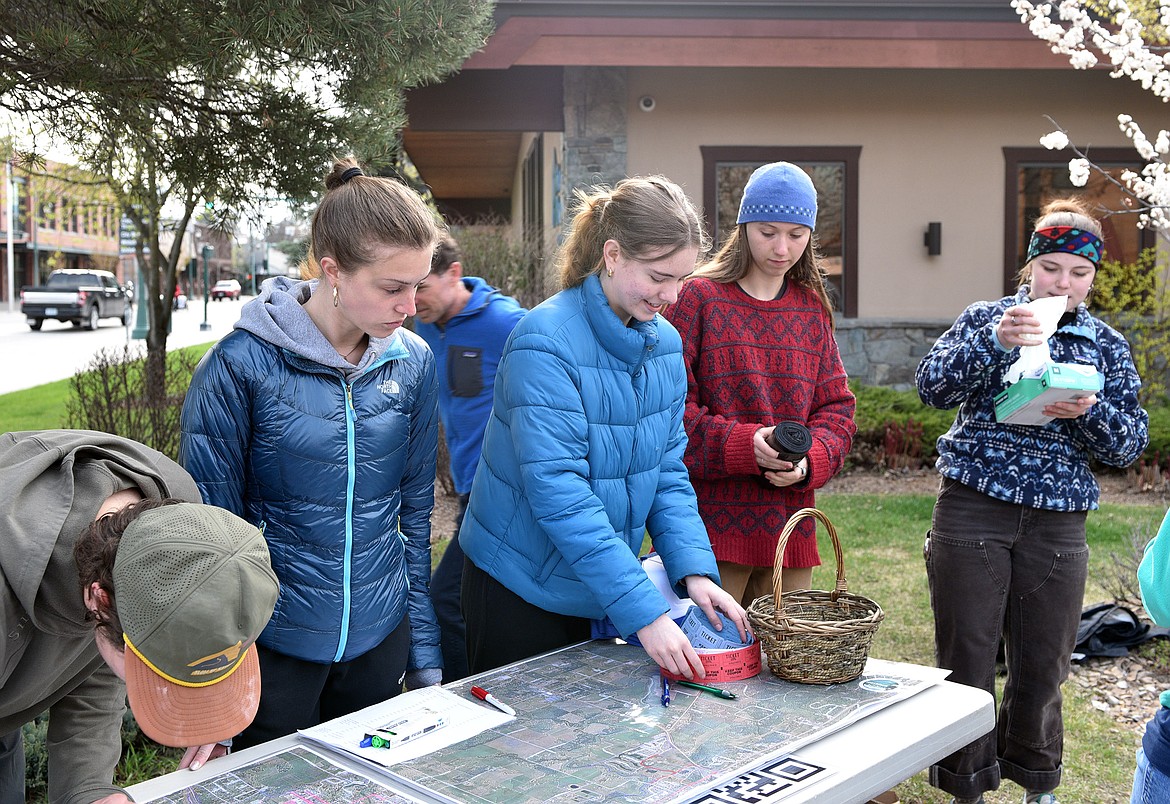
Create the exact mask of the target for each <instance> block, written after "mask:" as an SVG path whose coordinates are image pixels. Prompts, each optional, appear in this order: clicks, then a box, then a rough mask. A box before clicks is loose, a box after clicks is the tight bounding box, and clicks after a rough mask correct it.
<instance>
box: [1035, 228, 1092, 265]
mask: <svg viewBox="0 0 1170 804" xmlns="http://www.w3.org/2000/svg"><path fill="white" fill-rule="evenodd" d="M1058 251H1063V252H1065V253H1068V254H1076V255H1078V256H1080V257H1084V258H1085V259H1087V260H1088V261H1089V262H1091V263H1093V265H1094V266H1097V265H1100V264H1101V252H1102V243H1101V238H1099V237H1097V235H1095V234H1093V233H1092V232H1086V231H1085V230H1084V229H1076V228H1074V227H1072V226H1045V227H1044V228H1043V229H1037V230H1036V231H1035V232H1033V233H1032V239H1031V240H1030V241H1029V242H1028V255H1027V256H1026V257H1024V264H1025V265H1026V264H1028V263H1030V262H1031V261H1032V260H1034V259H1036V258H1037V257H1039V256H1040V255H1041V254H1052V253H1054V252H1058Z"/></svg>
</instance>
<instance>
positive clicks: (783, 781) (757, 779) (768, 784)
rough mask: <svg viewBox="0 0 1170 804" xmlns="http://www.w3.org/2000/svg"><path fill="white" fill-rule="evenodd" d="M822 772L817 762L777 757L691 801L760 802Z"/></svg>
mask: <svg viewBox="0 0 1170 804" xmlns="http://www.w3.org/2000/svg"><path fill="white" fill-rule="evenodd" d="M826 773H827V771H826V769H825V768H823V767H821V766H820V765H813V764H811V763H809V762H805V761H804V760H802V759H797V758H796V757H781V758H780V759H777V760H776V761H775V762H773V763H771V764H770V765H765V766H764V767H762V768H757V769H756V770H753V771H748V772H747V773H745V774H742V775H741V776H737V777H736V778H735V779H734V780H733V781H731V782H729V783H727V784H725V785H723V786H722V787H716V788H715V789H714V790H712V791H710V792H709V793H707V794H706V795H705V796H703V797H701V798H697V799H695V804H764V802H768V801H772V800H775V799H779V798H782V797H783V796H786V795H788V794H789V793H792V792H793V791H794V790H795V789H796V788H797V787H804V786H807V785H809V784H812V783H813V782H815V781H819V780H820V778H822V777H823V776H824V775H825V774H826Z"/></svg>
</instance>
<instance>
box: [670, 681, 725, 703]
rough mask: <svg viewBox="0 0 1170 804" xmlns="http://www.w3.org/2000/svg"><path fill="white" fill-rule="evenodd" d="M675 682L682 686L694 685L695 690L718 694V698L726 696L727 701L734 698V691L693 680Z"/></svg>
mask: <svg viewBox="0 0 1170 804" xmlns="http://www.w3.org/2000/svg"><path fill="white" fill-rule="evenodd" d="M676 683H678V684H682V685H683V686H684V687H694V688H695V689H697V690H702V691H703V692H709V693H711V694H712V695H718V696H719V697H720V698H726V699H727V700H729V701H731V700H735V693H734V692H728V691H727V690H721V689H719V688H718V687H708V686H707V685H706V684H696V683H695V682H694V681H678V682H676Z"/></svg>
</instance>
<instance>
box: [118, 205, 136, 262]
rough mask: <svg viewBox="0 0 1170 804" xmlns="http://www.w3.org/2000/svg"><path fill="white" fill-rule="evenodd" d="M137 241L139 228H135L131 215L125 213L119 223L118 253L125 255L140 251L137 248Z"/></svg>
mask: <svg viewBox="0 0 1170 804" xmlns="http://www.w3.org/2000/svg"><path fill="white" fill-rule="evenodd" d="M137 241H138V230H137V229H135V228H134V222H133V221H131V220H130V218H129V216H127V215H123V216H122V220H121V221H120V222H119V224H118V254H120V255H121V256H123V257H124V256H126V255H130V254H137V253H138V252H137V251H136V250H135V245H136V244H137Z"/></svg>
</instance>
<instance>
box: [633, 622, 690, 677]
mask: <svg viewBox="0 0 1170 804" xmlns="http://www.w3.org/2000/svg"><path fill="white" fill-rule="evenodd" d="M636 633H637V635H638V641H639V642H641V643H642V649H643V650H645V651H646V653H647V654H649V656H650V658H651V659H653V660H654V661H655V662H657V663H658V666H659V667H661V668H663V669H664V670H666V671H668V672H670V673H674V674H675V675H678V676H683V677H684V678H687V679H692V680H693V679H695V678H703V677H704V676H705V675H707V671H706V670H704V669H703V662H702V661H701V660H700V659H699V654H697V653H695V648H694V646H692V645H691V641H690V640H689V639H687V636H686V634H684V633H683V632H682V629H681V628H679V627H678V623H676V622H675V621H674V620H672V619H670V615H668V614H663V615H660V616H659V617H658V619H656V620H654V621H653V622H652V623H650V624H649V625H645V626H642V627H641V628H639V629H638V630H637V632H636Z"/></svg>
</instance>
